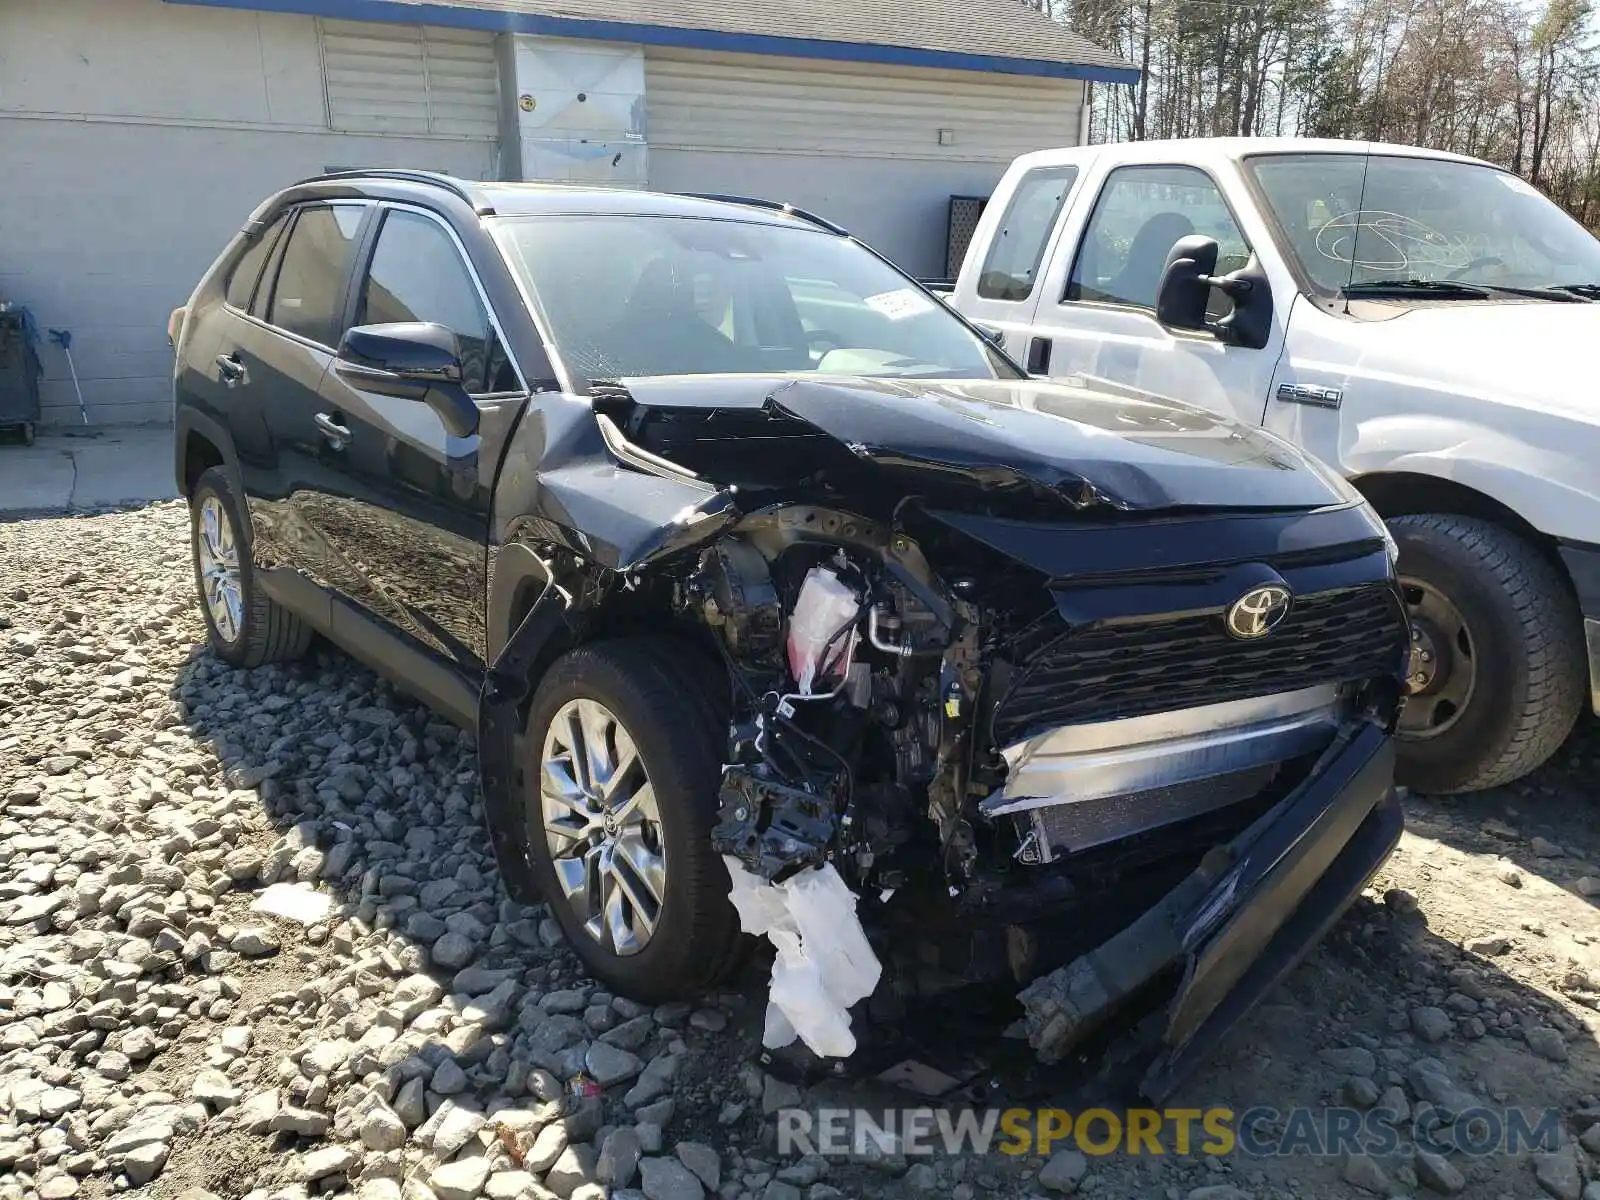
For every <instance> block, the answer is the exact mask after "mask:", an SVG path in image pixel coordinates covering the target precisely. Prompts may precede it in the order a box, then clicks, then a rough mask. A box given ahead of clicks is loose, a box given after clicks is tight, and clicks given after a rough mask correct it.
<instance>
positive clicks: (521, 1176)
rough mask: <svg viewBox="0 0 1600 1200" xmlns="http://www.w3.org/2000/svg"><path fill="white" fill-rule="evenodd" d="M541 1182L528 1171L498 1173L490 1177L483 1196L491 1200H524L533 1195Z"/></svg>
mask: <svg viewBox="0 0 1600 1200" xmlns="http://www.w3.org/2000/svg"><path fill="white" fill-rule="evenodd" d="M538 1186H539V1180H538V1179H537V1178H535V1177H534V1176H532V1175H530V1174H528V1172H526V1171H496V1172H495V1173H494V1174H493V1175H491V1176H489V1182H488V1183H487V1184H486V1185H484V1189H483V1194H484V1195H485V1196H488V1197H489V1200H523V1197H525V1196H531V1195H533V1193H534V1191H535V1189H536V1188H538Z"/></svg>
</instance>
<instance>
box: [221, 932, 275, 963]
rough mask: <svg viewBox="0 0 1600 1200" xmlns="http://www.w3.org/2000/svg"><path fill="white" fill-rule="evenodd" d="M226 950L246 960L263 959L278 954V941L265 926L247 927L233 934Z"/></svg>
mask: <svg viewBox="0 0 1600 1200" xmlns="http://www.w3.org/2000/svg"><path fill="white" fill-rule="evenodd" d="M228 949H230V950H232V951H233V952H234V953H235V954H242V955H244V956H245V957H246V958H264V957H266V956H267V955H269V954H276V953H277V952H278V939H277V938H276V937H274V936H273V933H272V930H270V929H268V928H267V927H266V926H265V925H247V926H246V927H245V928H243V929H241V930H240V931H239V932H238V933H236V934H234V937H233V940H232V941H231V942H229V943H228Z"/></svg>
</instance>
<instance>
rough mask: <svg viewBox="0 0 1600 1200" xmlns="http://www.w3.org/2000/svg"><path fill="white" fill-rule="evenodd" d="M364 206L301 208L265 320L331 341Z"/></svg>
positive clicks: (316, 339) (323, 341)
mask: <svg viewBox="0 0 1600 1200" xmlns="http://www.w3.org/2000/svg"><path fill="white" fill-rule="evenodd" d="M365 214H366V209H365V206H363V205H359V204H329V205H318V206H315V207H311V208H303V209H301V210H300V217H299V219H298V220H297V221H295V223H294V228H293V229H292V230H291V231H290V232H289V240H288V243H287V244H286V245H285V246H284V250H283V256H282V261H281V262H280V263H279V264H278V276H277V281H276V284H275V285H274V287H273V289H272V304H271V307H270V308H269V309H268V311H267V320H268V322H270V323H271V324H273V325H276V326H277V327H278V328H279V329H282V330H284V331H286V332H288V333H294V334H298V335H299V336H301V337H303V338H308V339H310V340H311V341H313V342H317V343H319V344H321V345H324V346H326V345H331V344H332V342H333V335H334V328H335V325H336V324H339V323H342V322H340V320H339V319H340V318H341V317H342V316H343V315H344V314H343V309H344V296H345V281H346V278H347V276H348V275H349V273H350V258H351V255H352V254H354V252H355V243H356V234H357V233H358V232H359V231H360V229H361V218H362V217H363V216H364V215H365Z"/></svg>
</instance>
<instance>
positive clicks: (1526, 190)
mask: <svg viewBox="0 0 1600 1200" xmlns="http://www.w3.org/2000/svg"><path fill="white" fill-rule="evenodd" d="M1495 178H1497V179H1499V180H1500V182H1501V183H1502V184H1504V185H1505V186H1506V187H1508V188H1510V189H1511V190H1512V191H1513V192H1521V193H1522V194H1523V195H1524V196H1537V195H1538V194H1539V189H1538V188H1536V187H1534V186H1533V184H1531V183H1529V182H1528V181H1527V180H1526V179H1523V178H1522V177H1521V176H1519V175H1509V174H1506V173H1504V172H1502V173H1501V174H1499V175H1497V176H1496V177H1495Z"/></svg>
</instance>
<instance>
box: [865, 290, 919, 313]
mask: <svg viewBox="0 0 1600 1200" xmlns="http://www.w3.org/2000/svg"><path fill="white" fill-rule="evenodd" d="M863 303H865V304H866V306H867V307H868V308H870V309H872V310H873V311H875V312H880V313H882V314H883V315H884V316H886V317H888V318H889V320H891V321H903V320H905V319H906V318H907V317H915V316H920V315H921V314H922V313H925V312H931V311H932V310H933V301H932V300H929V299H928V298H927V297H926V296H924V295H923V294H922V293H921V292H916V291H912V290H911V289H910V288H900V289H898V290H897V291H893V292H879V293H878V294H877V295H876V296H868V297H867V298H866V300H865V301H863Z"/></svg>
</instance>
